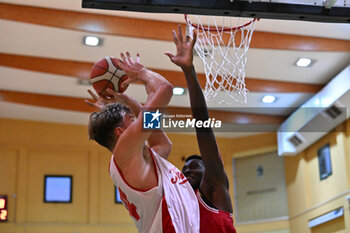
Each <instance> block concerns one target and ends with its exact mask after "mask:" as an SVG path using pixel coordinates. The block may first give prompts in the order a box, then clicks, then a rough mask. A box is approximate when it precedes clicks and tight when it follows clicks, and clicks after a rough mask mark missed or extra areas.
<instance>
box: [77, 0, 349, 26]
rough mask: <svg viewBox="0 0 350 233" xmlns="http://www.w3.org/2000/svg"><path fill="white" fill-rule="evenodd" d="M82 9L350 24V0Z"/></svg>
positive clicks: (143, 2)
mask: <svg viewBox="0 0 350 233" xmlns="http://www.w3.org/2000/svg"><path fill="white" fill-rule="evenodd" d="M82 7H83V8H96V9H109V10H121V11H138V12H153V13H180V14H195V15H222V16H235V17H248V18H269V19H286V20H304V21H316V22H334V23H350V0H298V1H296V0H294V1H293V0H205V1H203V0H82Z"/></svg>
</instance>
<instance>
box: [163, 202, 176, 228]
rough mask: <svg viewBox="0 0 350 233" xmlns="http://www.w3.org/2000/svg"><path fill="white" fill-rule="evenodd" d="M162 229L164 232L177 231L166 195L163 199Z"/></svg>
mask: <svg viewBox="0 0 350 233" xmlns="http://www.w3.org/2000/svg"><path fill="white" fill-rule="evenodd" d="M162 230H163V232H164V233H176V232H175V228H174V225H173V222H172V221H171V217H170V214H169V210H168V204H167V203H166V200H165V197H164V196H163V200H162Z"/></svg>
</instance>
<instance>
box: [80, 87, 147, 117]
mask: <svg viewBox="0 0 350 233" xmlns="http://www.w3.org/2000/svg"><path fill="white" fill-rule="evenodd" d="M106 91H107V93H108V94H110V96H109V97H103V96H100V95H99V96H97V95H95V94H94V93H93V92H92V91H91V90H88V92H89V94H90V95H91V97H92V98H93V99H94V100H95V101H96V102H91V101H89V100H85V103H87V104H88V105H90V106H91V107H95V108H97V109H98V110H99V111H101V110H102V108H103V107H104V106H106V105H107V104H110V103H121V104H123V105H126V106H128V107H130V108H131V110H132V111H133V112H134V114H135V115H136V116H137V115H138V114H139V112H140V110H141V108H142V105H141V104H140V103H139V102H138V101H137V100H136V99H135V98H133V97H131V96H128V95H126V94H123V93H118V92H115V91H113V90H112V89H110V88H107V89H106Z"/></svg>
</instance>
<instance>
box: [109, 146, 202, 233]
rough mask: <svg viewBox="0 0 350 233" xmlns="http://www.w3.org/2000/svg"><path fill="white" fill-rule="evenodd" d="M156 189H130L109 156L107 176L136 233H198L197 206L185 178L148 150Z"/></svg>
mask: <svg viewBox="0 0 350 233" xmlns="http://www.w3.org/2000/svg"><path fill="white" fill-rule="evenodd" d="M150 152H151V157H152V160H153V163H154V167H155V168H156V174H157V179H158V185H157V186H156V187H153V188H151V189H149V190H138V189H135V188H133V187H131V186H130V185H129V184H127V182H126V181H125V179H124V178H123V176H122V174H121V172H120V171H119V169H118V167H117V165H116V164H115V162H114V158H113V157H114V156H113V155H112V158H111V162H110V175H111V178H112V180H113V182H114V184H115V185H116V186H117V187H118V189H119V193H120V197H121V199H122V202H123V204H124V206H125V207H126V208H127V209H128V210H129V214H130V216H131V217H132V219H133V220H134V222H135V224H136V227H137V229H138V232H139V233H198V232H199V205H198V200H197V197H196V195H195V193H194V191H193V189H192V187H191V185H190V184H189V182H188V181H187V179H186V177H185V176H184V175H183V174H182V173H181V172H180V171H179V170H178V169H177V168H176V167H175V166H174V165H173V164H171V163H170V162H168V161H167V160H165V159H163V158H161V157H160V156H159V155H158V154H157V153H156V152H154V151H153V150H152V149H150Z"/></svg>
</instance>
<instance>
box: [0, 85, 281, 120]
mask: <svg viewBox="0 0 350 233" xmlns="http://www.w3.org/2000/svg"><path fill="white" fill-rule="evenodd" d="M0 99H1V101H6V102H10V103H17V104H25V105H31V106H37V107H45V108H53V109H60V110H68V111H78V112H86V113H91V112H93V111H95V110H96V109H94V108H92V107H90V106H88V105H87V104H86V103H84V100H85V99H83V98H77V97H66V96H55V95H46V94H35V93H25V92H18V91H8V90H0ZM91 101H92V100H91ZM164 113H167V114H170V115H174V114H184V115H191V110H190V108H183V107H168V108H166V110H165V111H164ZM209 115H210V117H212V118H215V119H216V120H221V121H222V123H227V124H229V123H231V124H242V122H244V124H274V125H279V124H281V123H282V122H283V121H284V120H285V119H286V117H284V116H271V115H263V114H251V113H240V112H226V111H218V110H209Z"/></svg>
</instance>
